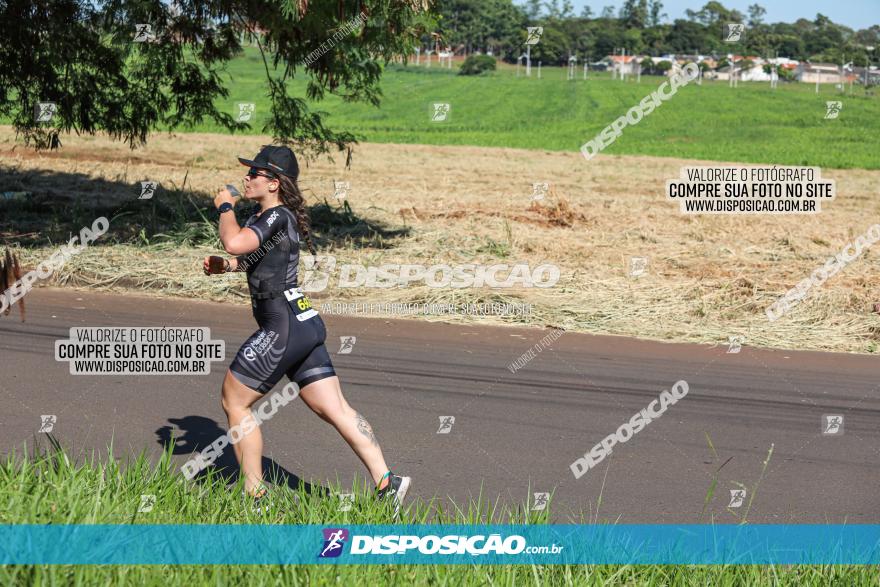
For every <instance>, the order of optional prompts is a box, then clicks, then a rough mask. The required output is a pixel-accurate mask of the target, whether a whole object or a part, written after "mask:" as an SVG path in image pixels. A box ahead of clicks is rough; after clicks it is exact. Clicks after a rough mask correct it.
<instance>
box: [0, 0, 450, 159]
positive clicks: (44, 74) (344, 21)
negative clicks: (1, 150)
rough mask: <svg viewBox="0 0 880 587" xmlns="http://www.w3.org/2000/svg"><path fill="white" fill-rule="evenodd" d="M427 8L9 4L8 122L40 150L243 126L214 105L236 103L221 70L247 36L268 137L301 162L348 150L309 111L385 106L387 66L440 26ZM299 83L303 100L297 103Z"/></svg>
mask: <svg viewBox="0 0 880 587" xmlns="http://www.w3.org/2000/svg"><path fill="white" fill-rule="evenodd" d="M427 1H428V0H406V1H399V0H398V1H390V0H333V1H329V0H314V1H312V2H308V1H307V0H277V1H265V0H248V1H243V0H208V1H204V0H175V1H174V2H173V3H172V4H167V3H164V2H162V1H160V0H0V24H2V28H3V31H4V39H3V42H2V43H0V114H2V115H4V116H8V117H10V118H12V120H13V124H14V126H15V128H16V131H17V132H18V133H19V134H21V135H23V136H24V138H25V142H26V143H27V144H32V145H34V146H35V147H37V148H46V147H54V146H58V144H59V142H60V134H61V133H65V132H76V133H95V132H96V131H99V130H103V131H106V132H107V133H109V134H110V136H112V137H114V138H116V139H120V140H124V141H126V142H127V143H128V144H129V145H131V147H132V148H134V147H135V146H137V145H140V144H143V143H145V142H146V139H147V135H148V133H149V132H150V131H151V130H154V129H156V128H168V129H175V128H178V127H181V126H186V125H189V124H195V123H198V122H200V121H202V120H205V119H209V120H213V121H215V122H216V123H218V124H220V125H222V126H223V127H224V128H227V129H229V130H230V131H235V130H242V129H245V128H247V126H248V125H247V123H245V122H239V121H237V120H236V119H235V118H233V116H232V113H231V112H227V111H222V110H219V109H218V108H217V107H216V105H215V104H216V99H217V98H225V97H227V96H228V94H229V92H228V88H227V84H228V83H229V80H228V76H225V75H224V71H223V68H224V65H225V64H226V63H227V62H228V61H229V60H230V59H232V58H234V57H236V56H237V55H239V54H240V53H241V52H242V50H243V49H242V42H243V39H244V38H246V37H245V36H246V35H248V34H250V35H253V37H252V38H255V39H257V40H258V43H259V51H260V55H261V58H262V63H261V68H262V71H263V72H264V74H265V91H266V95H267V96H269V98H270V104H271V106H270V108H271V113H270V116H269V117H268V122H267V123H266V125H265V127H264V128H263V129H262V130H263V132H267V133H270V134H272V136H273V137H274V139H275V140H276V141H278V142H282V143H296V144H298V145H299V147H300V150H301V152H304V154H306V156H311V155H315V154H320V153H326V152H328V151H329V150H330V148H331V147H333V146H335V147H336V148H338V149H340V150H341V149H344V148H346V147H347V146H349V145H350V143H352V142H353V141H354V137H353V136H352V135H351V134H350V133H348V132H345V131H339V130H334V129H331V128H328V127H327V126H326V125H325V123H324V117H323V116H322V114H321V113H320V112H316V111H313V110H312V108H311V106H310V102H312V103H314V102H318V101H320V100H321V99H322V98H323V97H324V96H325V94H326V93H328V92H330V93H333V94H338V95H340V96H342V97H343V99H345V100H353V101H354V100H358V101H367V102H371V103H373V104H377V103H378V101H379V98H380V95H381V91H380V87H379V79H380V76H381V72H382V66H381V62H384V61H389V60H391V59H393V58H396V57H397V56H400V55H407V54H409V53H410V52H411V50H412V49H413V47H414V46H415V44H416V43H417V42H418V39H419V38H420V37H421V35H422V34H423V33H424V31H425V30H430V29H431V28H433V24H432V22H433V21H432V18H431V16H430V14H429V13H428V4H427ZM141 24H146V25H149V29H150V34H149V35H145V34H143V33H144V31H145V29H143V28H141V29H137V28H136V27H137V26H138V25H141ZM138 37H140V41H141V42H137V40H138ZM296 76H301V77H302V78H304V79H305V80H307V91H306V94H307V99H303V98H300V97H296V96H292V95H290V93H289V84H288V82H289V81H290V80H292V79H293V78H295V77H296ZM38 103H54V104H55V105H56V110H55V112H54V115H53V116H52V118H51V121H50V122H48V123H47V122H38V121H37V120H36V117H35V115H34V109H35V107H36V104H38Z"/></svg>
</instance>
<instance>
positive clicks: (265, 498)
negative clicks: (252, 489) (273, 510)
mask: <svg viewBox="0 0 880 587" xmlns="http://www.w3.org/2000/svg"><path fill="white" fill-rule="evenodd" d="M242 493H243V494H244V495H245V497H250V498H251V499H252V500H253V503H252V504H251V509H252V510H253V512H254V513H255V514H263V513H268V512H269V488H268V487H266V486H265V485H263V486H261V487H260V489H259V491H257V493H255V494H250V493H248V492H246V491H243V492H242Z"/></svg>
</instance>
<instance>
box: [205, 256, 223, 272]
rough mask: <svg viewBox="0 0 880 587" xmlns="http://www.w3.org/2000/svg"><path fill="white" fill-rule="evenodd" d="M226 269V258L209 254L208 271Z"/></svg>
mask: <svg viewBox="0 0 880 587" xmlns="http://www.w3.org/2000/svg"><path fill="white" fill-rule="evenodd" d="M225 269H226V260H225V259H224V258H223V257H217V256H214V255H211V256H210V257H208V271H209V272H210V273H224V272H225Z"/></svg>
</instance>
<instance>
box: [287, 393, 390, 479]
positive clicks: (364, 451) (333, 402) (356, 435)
mask: <svg viewBox="0 0 880 587" xmlns="http://www.w3.org/2000/svg"><path fill="white" fill-rule="evenodd" d="M300 397H301V398H302V399H303V401H304V402H305V403H306V405H307V406H309V408H311V410H312V411H313V412H315V413H316V414H317V415H318V416H320V417H321V419H323V420H324V421H325V422H328V423H330V424H332V425H333V427H334V428H336V430H337V431H339V434H341V435H342V438H344V439H345V441H346V442H347V443H348V445H349V446H350V447H351V448H352V450H354V452H355V454H356V455H357V456H358V458H360V460H361V461H362V462H363V463H364V465H366V467H367V470H368V471H369V472H370V476H371V477H372V478H373V483H374V484H376V485H378V484H379V481H380V480H382V477H383V476H384V475H385V473H387V472H388V465H387V464H386V463H385V458H384V457H383V456H382V449H381V448H379V441H378V440H377V439H376V435H375V434H374V433H373V428H372V427H371V426H370V423H369V422H367V420H366V419H365V418H364V417H363V416H362V415H361V414H359V413H358V412H356V411H355V410H354V409H353V408H352V407H351V406H350V405H348V402H346V401H345V398H344V397H342V388H341V387H340V385H339V377H337V376H333V377H326V378H324V379H319V380H318V381H315V382H314V383H309V384H308V385H306V386H305V387H303V388H302V390H301V391H300ZM386 479H387V478H386ZM382 483H383V484H385V483H387V481H382Z"/></svg>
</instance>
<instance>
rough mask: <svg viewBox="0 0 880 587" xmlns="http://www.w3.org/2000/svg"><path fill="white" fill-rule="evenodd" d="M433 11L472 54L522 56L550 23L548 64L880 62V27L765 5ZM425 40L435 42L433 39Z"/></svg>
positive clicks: (456, 3)
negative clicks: (678, 10)
mask: <svg viewBox="0 0 880 587" xmlns="http://www.w3.org/2000/svg"><path fill="white" fill-rule="evenodd" d="M433 11H434V12H435V13H437V14H438V17H439V20H438V27H439V28H438V30H437V32H439V33H440V34H441V35H442V39H443V41H442V42H441V45H446V46H450V47H452V48H453V49H455V51H456V53H458V54H466V55H469V54H471V53H475V52H481V53H486V52H489V51H491V52H492V53H493V54H494V55H495V56H498V57H501V58H503V59H505V60H506V61H515V60H516V59H517V57H518V56H519V55H521V54H522V52H523V50H524V48H525V45H524V41H525V39H526V27H528V26H542V27H544V31H543V34H542V36H541V40H540V42H539V43H538V44H537V45H534V46H533V47H532V51H531V55H532V60H533V61H543V62H544V63H545V64H548V65H552V64H560V65H561V64H563V63H566V62H567V60H568V58H569V55H575V56H577V57H578V59H579V61H581V62H582V61H583V59H584V58H585V57H588V58H590V60H593V61H595V60H598V59H601V58H602V57H604V56H606V55H611V54H613V53H614V52H615V50H619V49H621V48H623V49H626V52H627V54H628V55H634V54H649V55H664V54H669V53H672V54H693V53H699V54H703V55H711V54H716V55H726V54H727V53H736V54H740V55H756V56H761V57H775V56H777V55H778V56H780V57H789V58H792V59H797V60H799V61H805V60H810V61H813V62H822V61H824V62H831V63H841V62H842V61H844V60H845V61H846V62H850V61H852V62H853V63H854V64H855V65H857V66H864V65H865V64H866V62H867V60H868V59H869V58H870V60H871V61H872V62H873V63H875V64H876V63H877V62H878V61H880V25H873V26H871V27H870V28H866V29H862V30H858V31H853V30H852V29H851V28H849V27H846V26H843V25H839V24H835V23H834V22H832V21H831V20H830V19H829V18H828V17H826V16H824V15H822V14H817V15H816V18H815V19H814V20H807V19H805V18H801V19H798V20H797V21H796V22H794V23H784V22H778V23H773V24H770V23H765V22H764V15H765V14H766V10H765V9H764V8H763V7H762V6H760V5H759V4H753V5H751V6H749V9H748V14H746V15H744V14H742V13H740V12H739V11H737V10H728V9H727V8H725V7H724V6H723V5H722V4H721V3H720V2H716V1H711V2H707V3H706V5H705V6H703V7H702V8H701V9H700V10H696V11H694V10H687V11H686V16H687V18H685V19H676V20H674V21H672V22H671V23H670V22H669V21H668V19H667V15H666V13H665V12H664V11H663V3H662V2H661V1H660V0H626V1H625V2H624V3H623V6H622V7H621V8H620V10H618V11H617V13H616V14H615V10H614V8H613V7H611V6H606V7H605V8H604V9H603V10H602V12H601V13H600V14H599V15H593V13H592V11H591V9H590V8H589V7H585V8H584V10H583V11H581V13H580V14H577V15H576V14H575V13H574V10H573V7H572V4H571V2H570V0H562V1H561V3H560V1H559V0H526V1H525V4H523V5H517V4H514V3H513V1H512V0H436V1H435V2H434V4H433ZM735 22H738V23H743V24H745V25H746V29H745V33H744V35H743V36H742V38H741V41H740V42H738V43H725V42H724V41H723V40H722V28H723V26H724V24H726V23H735ZM423 40H424V42H425V45H426V46H428V45H430V46H432V47H433V44H432V42H431V41H430V37H425V38H424V39H423ZM868 46H872V47H874V49H873V51H868V50H867V49H866V47H868Z"/></svg>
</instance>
